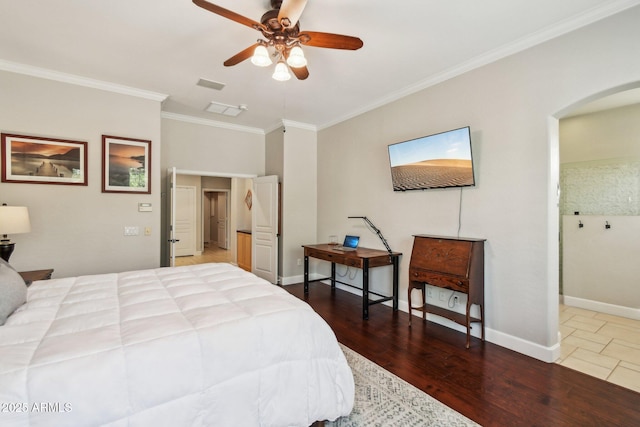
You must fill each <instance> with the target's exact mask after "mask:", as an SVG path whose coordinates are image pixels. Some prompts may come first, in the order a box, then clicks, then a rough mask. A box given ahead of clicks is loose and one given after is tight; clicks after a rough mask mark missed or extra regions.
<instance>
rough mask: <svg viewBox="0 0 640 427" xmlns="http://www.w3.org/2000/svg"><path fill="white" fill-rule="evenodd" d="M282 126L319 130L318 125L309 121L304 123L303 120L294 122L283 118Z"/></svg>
mask: <svg viewBox="0 0 640 427" xmlns="http://www.w3.org/2000/svg"><path fill="white" fill-rule="evenodd" d="M282 126H284V127H285V128H288V127H289V128H296V129H302V130H310V131H312V132H317V131H318V127H317V126H315V125H312V124H309V123H302V122H294V121H292V120H284V119H283V120H282Z"/></svg>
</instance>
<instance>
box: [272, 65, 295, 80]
mask: <svg viewBox="0 0 640 427" xmlns="http://www.w3.org/2000/svg"><path fill="white" fill-rule="evenodd" d="M271 77H273V78H274V79H275V80H278V81H279V82H286V81H287V80H289V79H290V78H291V74H289V69H288V68H287V64H285V63H284V61H283V60H280V61H278V63H277V64H276V69H275V71H274V72H273V76H271Z"/></svg>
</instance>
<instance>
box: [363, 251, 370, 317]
mask: <svg viewBox="0 0 640 427" xmlns="http://www.w3.org/2000/svg"><path fill="white" fill-rule="evenodd" d="M362 318H363V319H365V320H367V319H369V260H368V259H367V258H365V259H364V260H363V265H362Z"/></svg>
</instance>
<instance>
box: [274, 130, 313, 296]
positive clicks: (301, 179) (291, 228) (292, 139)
mask: <svg viewBox="0 0 640 427" xmlns="http://www.w3.org/2000/svg"><path fill="white" fill-rule="evenodd" d="M316 153H317V134H316V132H315V131H314V130H309V129H305V128H303V127H296V126H295V125H292V124H287V125H286V132H285V133H284V153H283V164H284V168H283V169H284V172H283V174H282V177H281V182H282V216H283V218H282V237H281V240H280V244H281V246H282V270H281V271H280V274H281V276H282V277H283V279H282V283H283V284H289V283H300V282H301V281H302V280H303V279H304V266H303V264H302V259H303V258H304V253H303V250H302V245H304V244H309V243H316V224H317V190H316V188H317V186H316V182H317V162H316V158H317V154H316ZM298 260H300V264H298V262H299V261H298Z"/></svg>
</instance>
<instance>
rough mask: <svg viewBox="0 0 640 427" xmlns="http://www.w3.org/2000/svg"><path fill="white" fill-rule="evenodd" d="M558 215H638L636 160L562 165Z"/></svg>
mask: <svg viewBox="0 0 640 427" xmlns="http://www.w3.org/2000/svg"><path fill="white" fill-rule="evenodd" d="M560 189H561V192H560V215H561V216H562V215H572V214H574V213H575V212H579V213H580V215H640V160H638V159H634V160H629V159H619V160H606V161H594V162H576V163H563V164H562V165H561V167H560Z"/></svg>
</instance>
